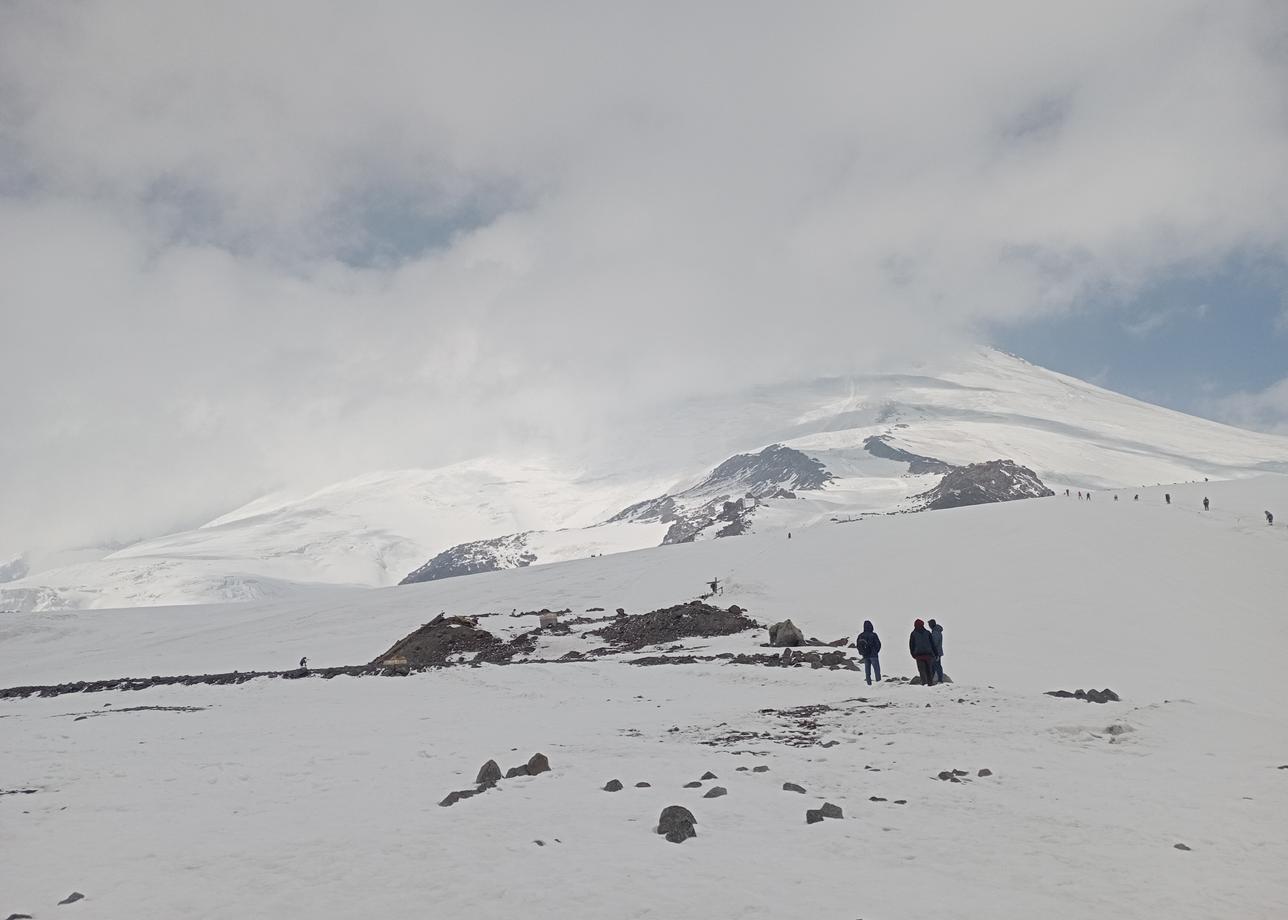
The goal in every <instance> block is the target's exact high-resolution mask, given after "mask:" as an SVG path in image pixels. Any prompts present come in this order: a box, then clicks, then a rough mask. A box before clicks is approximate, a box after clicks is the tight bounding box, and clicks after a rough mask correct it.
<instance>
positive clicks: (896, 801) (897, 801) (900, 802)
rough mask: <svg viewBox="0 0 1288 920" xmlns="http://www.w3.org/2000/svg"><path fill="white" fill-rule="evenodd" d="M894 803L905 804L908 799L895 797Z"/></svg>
mask: <svg viewBox="0 0 1288 920" xmlns="http://www.w3.org/2000/svg"><path fill="white" fill-rule="evenodd" d="M894 803H895V804H896V805H907V804H908V800H907V799H895V800H894Z"/></svg>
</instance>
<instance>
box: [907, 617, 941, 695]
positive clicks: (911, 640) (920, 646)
mask: <svg viewBox="0 0 1288 920" xmlns="http://www.w3.org/2000/svg"><path fill="white" fill-rule="evenodd" d="M908 651H909V652H910V653H911V654H912V657H913V658H915V659H917V673H919V674H920V675H921V682H922V684H924V685H925V686H927V687H931V686H934V683H935V672H934V668H935V643H934V640H933V639H932V638H931V635H930V630H928V629H926V624H925V623H923V622H922V621H921V620H917V622H915V623H913V624H912V635H910V636H909V637H908Z"/></svg>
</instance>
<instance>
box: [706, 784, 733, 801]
mask: <svg viewBox="0 0 1288 920" xmlns="http://www.w3.org/2000/svg"><path fill="white" fill-rule="evenodd" d="M728 794H729V790H728V789H726V788H725V787H724V786H712V787H711V788H710V789H708V790H707V794H706V795H704V796H703V798H704V799H718V798H720V796H722V795H728Z"/></svg>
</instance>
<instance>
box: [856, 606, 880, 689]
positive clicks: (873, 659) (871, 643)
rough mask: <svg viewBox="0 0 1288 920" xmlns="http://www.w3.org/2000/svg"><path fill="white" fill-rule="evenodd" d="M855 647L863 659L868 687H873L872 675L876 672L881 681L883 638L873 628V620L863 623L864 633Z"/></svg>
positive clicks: (864, 674) (857, 640)
mask: <svg viewBox="0 0 1288 920" xmlns="http://www.w3.org/2000/svg"><path fill="white" fill-rule="evenodd" d="M854 647H855V649H857V650H858V653H859V657H860V658H862V659H863V676H864V677H865V678H867V681H868V686H872V675H873V673H874V672H875V673H876V676H877V681H878V682H879V681H880V680H881V637H880V636H878V635H877V634H876V631H875V630H874V629H873V628H872V621H871V620H864V621H863V632H861V633H859V637H858V638H857V639H855V640H854Z"/></svg>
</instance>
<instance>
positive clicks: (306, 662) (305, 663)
mask: <svg viewBox="0 0 1288 920" xmlns="http://www.w3.org/2000/svg"><path fill="white" fill-rule="evenodd" d="M308 666H309V656H308V655H305V656H304V657H303V658H301V659H300V667H302V668H307V667H308Z"/></svg>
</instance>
